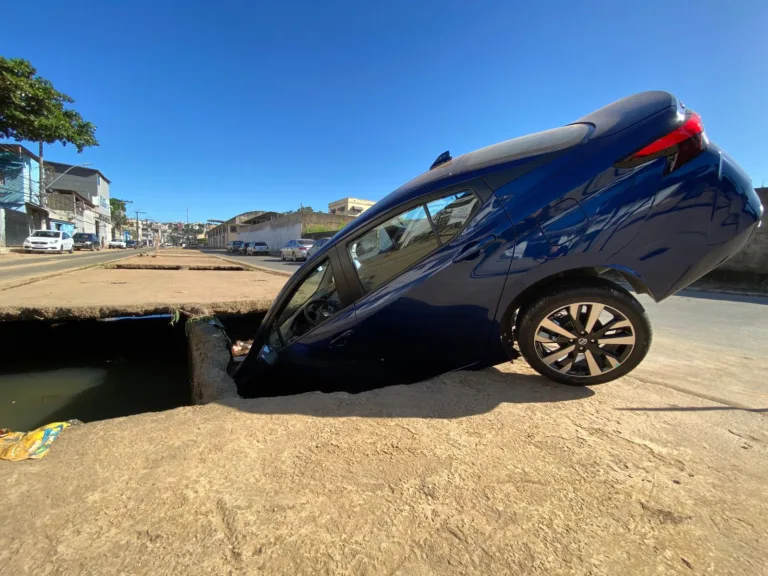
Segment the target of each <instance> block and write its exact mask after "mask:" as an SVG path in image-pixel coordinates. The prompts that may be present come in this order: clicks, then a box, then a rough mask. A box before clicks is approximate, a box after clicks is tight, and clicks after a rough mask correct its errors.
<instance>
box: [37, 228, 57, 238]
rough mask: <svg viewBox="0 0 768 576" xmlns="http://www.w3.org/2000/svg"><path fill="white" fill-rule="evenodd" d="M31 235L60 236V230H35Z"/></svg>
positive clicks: (39, 236)
mask: <svg viewBox="0 0 768 576" xmlns="http://www.w3.org/2000/svg"><path fill="white" fill-rule="evenodd" d="M32 236H34V237H35V238H60V237H61V232H58V231H56V230H37V231H36V232H35V233H34V234H32Z"/></svg>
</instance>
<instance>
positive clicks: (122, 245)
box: [107, 238, 126, 250]
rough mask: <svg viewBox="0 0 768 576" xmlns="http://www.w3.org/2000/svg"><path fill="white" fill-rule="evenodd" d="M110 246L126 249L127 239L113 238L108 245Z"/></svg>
mask: <svg viewBox="0 0 768 576" xmlns="http://www.w3.org/2000/svg"><path fill="white" fill-rule="evenodd" d="M107 246H108V247H109V248H120V249H123V250H125V246H126V244H125V240H123V239H121V238H112V240H110V241H109V244H108V245H107Z"/></svg>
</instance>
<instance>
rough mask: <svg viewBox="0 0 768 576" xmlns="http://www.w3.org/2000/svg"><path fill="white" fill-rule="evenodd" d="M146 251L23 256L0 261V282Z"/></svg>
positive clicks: (65, 269) (105, 251)
mask: <svg viewBox="0 0 768 576" xmlns="http://www.w3.org/2000/svg"><path fill="white" fill-rule="evenodd" d="M144 251H146V250H102V251H101V252H75V253H74V254H67V253H64V254H52V255H43V254H25V255H24V256H23V257H22V258H9V259H8V260H7V261H6V260H0V280H2V283H3V284H8V283H12V282H14V281H16V280H23V279H25V278H31V277H34V276H43V275H46V274H51V273H54V272H66V271H68V270H74V269H75V268H81V267H83V266H91V265H96V264H103V263H105V262H111V261H112V260H119V259H120V258H125V257H126V256H134V255H136V254H138V253H139V252H144Z"/></svg>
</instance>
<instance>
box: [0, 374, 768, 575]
mask: <svg viewBox="0 0 768 576" xmlns="http://www.w3.org/2000/svg"><path fill="white" fill-rule="evenodd" d="M767 441H768V435H766V428H765V420H764V416H763V415H761V414H759V413H752V412H746V411H742V410H733V409H730V408H728V407H723V406H722V405H719V404H714V403H712V402H709V401H707V400H701V399H698V398H695V397H692V396H689V395H685V394H682V393H679V392H675V391H671V390H669V389H667V388H663V387H660V386H656V385H653V384H648V383H645V382H642V381H640V380H637V379H634V378H631V377H627V378H624V379H622V380H620V381H618V382H615V383H612V384H607V385H603V386H600V387H595V388H594V390H590V389H586V388H570V387H565V386H559V385H554V384H551V383H548V382H547V381H545V380H543V379H541V378H540V377H537V376H533V375H531V371H530V369H529V368H527V366H526V365H525V364H522V363H516V364H515V365H514V366H512V365H503V366H501V367H499V368H497V369H489V370H486V371H483V372H475V373H466V372H460V373H454V374H450V375H447V376H443V377H440V378H438V379H435V380H432V381H430V382H427V383H422V384H416V385H412V386H395V387H390V388H385V389H381V390H376V391H372V392H367V393H364V394H360V395H354V396H353V395H348V394H345V393H337V394H326V395H324V394H321V393H310V394H304V395H301V396H294V397H284V398H275V399H261V400H239V399H238V400H231V401H228V402H227V405H220V404H209V405H207V406H200V407H190V408H182V409H177V410H174V411H169V412H164V413H154V414H144V415H140V416H135V417H130V418H125V419H117V420H111V421H104V422H97V423H92V424H87V425H83V426H79V427H75V428H72V429H69V430H67V431H65V433H64V434H63V435H62V437H61V438H60V439H59V440H57V442H56V443H55V444H54V446H53V448H52V451H51V453H50V454H49V456H47V457H46V458H45V459H43V460H41V461H37V462H22V463H8V462H0V482H2V485H3V487H4V490H3V497H4V498H3V500H4V501H3V506H2V508H0V522H2V526H3V530H2V532H0V573H3V574H14V575H20V574H67V575H69V574H115V573H122V574H216V575H221V574H259V573H269V574H291V575H293V574H355V575H357V574H408V575H411V574H436V575H437V574H482V575H489V574H523V573H525V574H542V575H552V574H612V575H613V574H633V575H634V574H705V573H706V574H739V575H744V574H750V575H751V574H755V575H757V574H765V573H766V569H767V568H768V537H767V536H768V534H767V532H768V499H766V478H768V461H766V442H767Z"/></svg>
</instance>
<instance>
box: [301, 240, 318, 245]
mask: <svg viewBox="0 0 768 576" xmlns="http://www.w3.org/2000/svg"><path fill="white" fill-rule="evenodd" d="M314 243H315V241H314V240H299V244H301V245H302V246H312V244H314Z"/></svg>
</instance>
